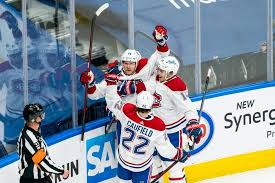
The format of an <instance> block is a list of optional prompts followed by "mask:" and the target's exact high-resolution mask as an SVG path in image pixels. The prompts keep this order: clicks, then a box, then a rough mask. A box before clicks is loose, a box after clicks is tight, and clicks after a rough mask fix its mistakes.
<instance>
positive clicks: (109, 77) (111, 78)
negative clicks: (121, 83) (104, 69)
mask: <svg viewBox="0 0 275 183" xmlns="http://www.w3.org/2000/svg"><path fill="white" fill-rule="evenodd" d="M104 78H105V81H106V82H107V86H109V85H116V84H117V82H118V80H119V76H118V75H116V74H108V73H107V74H105V76H104Z"/></svg>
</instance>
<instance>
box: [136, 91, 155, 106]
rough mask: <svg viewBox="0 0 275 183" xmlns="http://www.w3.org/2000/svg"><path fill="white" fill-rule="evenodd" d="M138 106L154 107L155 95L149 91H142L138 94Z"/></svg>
mask: <svg viewBox="0 0 275 183" xmlns="http://www.w3.org/2000/svg"><path fill="white" fill-rule="evenodd" d="M136 102H137V104H136V105H137V107H138V108H141V109H152V107H153V103H154V97H153V95H151V93H150V92H148V91H142V92H140V93H139V94H138V95H137V101H136Z"/></svg>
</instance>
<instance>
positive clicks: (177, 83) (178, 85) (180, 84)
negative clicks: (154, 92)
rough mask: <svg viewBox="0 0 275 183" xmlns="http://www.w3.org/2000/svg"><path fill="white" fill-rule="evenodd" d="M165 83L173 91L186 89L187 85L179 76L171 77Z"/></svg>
mask: <svg viewBox="0 0 275 183" xmlns="http://www.w3.org/2000/svg"><path fill="white" fill-rule="evenodd" d="M164 85H166V86H167V87H168V88H170V89H171V90H172V91H186V90H187V85H186V84H185V82H184V81H183V80H182V79H181V78H180V77H179V76H177V75H176V76H173V77H172V78H171V79H169V80H167V81H166V82H165V83H164Z"/></svg>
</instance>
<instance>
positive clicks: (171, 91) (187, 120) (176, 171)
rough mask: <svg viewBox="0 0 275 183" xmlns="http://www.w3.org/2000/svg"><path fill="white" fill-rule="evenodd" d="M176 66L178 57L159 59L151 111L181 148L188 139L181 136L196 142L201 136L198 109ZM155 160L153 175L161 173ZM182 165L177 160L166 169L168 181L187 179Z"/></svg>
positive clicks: (167, 164)
mask: <svg viewBox="0 0 275 183" xmlns="http://www.w3.org/2000/svg"><path fill="white" fill-rule="evenodd" d="M179 66H180V65H179V62H178V60H177V59H176V58H175V57H173V56H168V57H164V58H161V59H159V60H158V66H157V82H156V88H155V93H154V97H155V101H154V104H153V107H154V109H153V112H154V114H155V115H156V116H158V117H160V118H161V119H163V121H164V122H165V126H166V131H167V134H168V137H169V139H170V141H171V143H172V144H173V145H174V147H177V148H183V147H186V145H187V143H188V141H187V138H184V137H190V138H191V137H192V138H194V141H195V143H199V141H200V139H201V137H202V129H200V128H199V123H198V121H197V120H198V114H197V111H196V109H195V107H194V106H193V104H192V101H191V100H190V98H189V97H188V90H187V86H186V84H185V83H184V81H183V80H182V79H181V78H180V77H179V76H177V75H176V74H177V72H178V69H179ZM162 160H164V164H165V165H166V166H169V165H170V164H171V163H172V162H171V161H169V160H166V159H164V158H162ZM155 162H156V163H154V165H155V166H153V174H152V177H153V178H154V177H156V176H157V175H158V173H160V172H159V170H158V167H159V165H160V164H159V163H158V160H157V158H156V159H155ZM182 168H183V164H181V163H178V164H176V165H175V166H174V167H173V168H172V169H171V170H170V171H169V175H170V177H169V181H170V182H173V183H185V182H186V178H185V174H184V172H183V171H182Z"/></svg>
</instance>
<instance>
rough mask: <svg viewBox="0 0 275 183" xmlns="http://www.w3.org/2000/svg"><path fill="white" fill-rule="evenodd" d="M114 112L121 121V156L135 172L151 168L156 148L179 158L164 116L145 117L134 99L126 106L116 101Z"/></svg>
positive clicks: (119, 149)
mask: <svg viewBox="0 0 275 183" xmlns="http://www.w3.org/2000/svg"><path fill="white" fill-rule="evenodd" d="M113 112H114V114H115V116H116V118H117V119H118V120H119V121H120V123H121V136H120V144H119V146H118V150H117V157H118V162H119V163H120V165H121V166H122V167H124V168H125V169H128V170H130V171H133V172H139V171H143V170H145V169H147V168H148V167H150V166H151V164H152V157H153V153H154V151H155V149H157V151H158V153H159V154H160V155H161V156H163V157H165V158H169V159H175V158H176V156H177V149H176V148H175V147H174V146H173V145H172V144H171V143H170V141H169V138H168V137H167V134H166V131H165V124H164V122H163V121H162V120H161V119H160V118H158V117H156V116H153V115H149V118H147V119H144V118H142V117H140V116H139V115H138V113H137V111H136V106H135V105H134V104H130V103H126V104H124V105H123V106H122V107H120V106H119V104H117V105H115V107H114V111H113Z"/></svg>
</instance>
